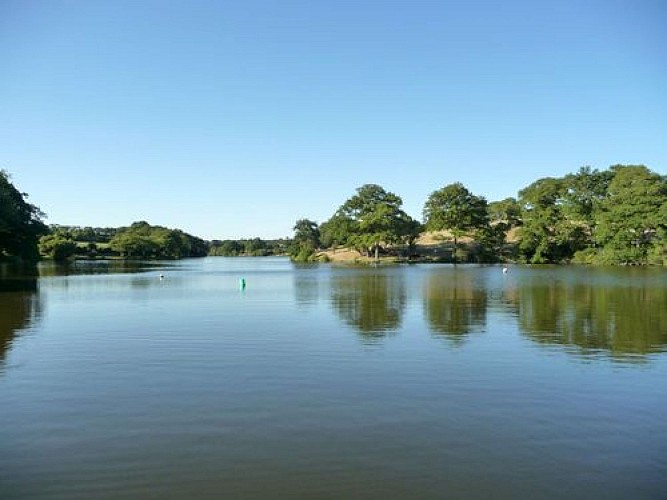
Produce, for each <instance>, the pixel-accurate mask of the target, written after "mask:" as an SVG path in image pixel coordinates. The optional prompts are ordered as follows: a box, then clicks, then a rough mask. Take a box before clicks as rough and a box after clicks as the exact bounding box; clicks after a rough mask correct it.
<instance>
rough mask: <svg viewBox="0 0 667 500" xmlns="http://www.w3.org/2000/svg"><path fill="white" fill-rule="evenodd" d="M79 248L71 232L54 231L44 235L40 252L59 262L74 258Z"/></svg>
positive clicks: (40, 243)
mask: <svg viewBox="0 0 667 500" xmlns="http://www.w3.org/2000/svg"><path fill="white" fill-rule="evenodd" d="M77 248H78V247H77V244H76V242H75V241H74V240H73V239H72V236H71V234H69V233H67V232H65V231H55V232H52V233H51V234H47V235H45V236H42V237H41V239H40V240H39V253H40V254H41V255H42V256H44V257H47V258H49V259H53V260H55V261H57V262H62V261H65V260H67V259H70V258H72V257H73V256H74V255H75V254H76V251H77Z"/></svg>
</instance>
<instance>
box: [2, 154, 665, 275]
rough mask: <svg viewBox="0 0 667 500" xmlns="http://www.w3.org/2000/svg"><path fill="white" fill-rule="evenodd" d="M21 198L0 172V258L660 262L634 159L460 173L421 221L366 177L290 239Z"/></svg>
mask: <svg viewBox="0 0 667 500" xmlns="http://www.w3.org/2000/svg"><path fill="white" fill-rule="evenodd" d="M26 198H27V195H26V194H25V193H21V192H20V191H19V190H18V189H17V188H16V187H15V186H14V185H13V184H12V183H11V181H10V178H9V175H8V174H7V173H6V172H4V171H0V260H21V261H25V262H35V261H37V260H38V259H39V258H40V256H41V257H45V258H51V259H54V260H67V259H71V258H75V257H79V258H81V257H83V258H110V257H117V258H140V259H180V258H184V257H203V256H205V255H222V256H238V255H251V256H265V255H284V254H289V255H290V256H291V257H292V258H293V259H294V260H296V261H313V260H326V259H327V258H328V256H327V253H325V252H324V250H330V251H333V252H335V251H336V249H337V248H340V247H345V248H352V249H355V250H356V251H357V252H358V253H359V255H363V256H366V257H367V258H369V259H376V260H377V259H379V258H381V257H384V256H388V257H390V258H396V257H399V258H404V259H418V260H425V259H429V260H447V261H453V262H497V261H515V262H526V263H533V264H542V263H567V262H574V263H585V264H613V265H647V264H650V265H667V177H666V176H662V175H659V174H657V173H655V172H652V171H651V170H649V169H648V168H647V167H645V166H643V165H615V166H612V167H610V168H608V169H607V170H602V171H600V170H595V169H592V168H590V167H583V168H581V169H580V170H579V171H577V172H575V173H572V174H568V175H566V176H564V177H559V178H552V177H547V178H543V179H539V180H537V181H535V182H533V183H532V184H530V185H529V186H527V187H525V188H523V189H522V190H520V191H519V192H518V197H517V198H507V199H505V200H501V201H494V202H491V203H489V202H487V200H486V199H485V198H484V197H483V196H479V195H475V194H473V193H471V192H470V191H469V190H468V189H467V188H466V187H465V186H464V185H463V184H461V183H454V184H449V185H446V186H443V187H442V188H440V189H437V190H435V191H433V192H432V193H431V194H430V196H429V197H428V199H427V200H426V201H425V203H424V207H423V213H422V221H421V222H420V221H418V220H416V219H413V218H412V217H411V216H410V215H408V214H407V213H406V212H405V211H404V210H403V209H402V204H403V202H402V199H401V198H400V196H398V195H396V194H394V193H390V192H387V191H386V190H385V189H383V188H382V187H381V186H378V185H376V184H366V185H363V186H361V187H359V188H358V189H357V191H356V193H355V194H354V195H352V196H351V197H350V198H349V199H347V200H346V201H345V202H344V203H343V204H342V205H341V206H340V207H339V208H338V209H337V210H336V211H335V212H334V213H333V214H332V216H331V217H330V218H329V219H328V220H326V221H324V222H323V223H321V224H318V223H316V222H315V221H312V220H309V219H300V220H298V221H297V222H296V224H295V226H294V237H293V239H291V240H289V239H280V240H263V239H261V238H254V239H241V240H222V241H221V240H214V241H212V242H207V241H204V240H202V239H200V238H197V237H195V236H192V235H190V234H187V233H185V232H183V231H181V230H178V229H169V228H165V227H162V226H152V225H150V224H148V223H147V222H143V221H142V222H135V223H134V224H132V225H131V226H129V227H121V228H92V227H84V228H81V227H71V226H58V225H52V226H50V227H48V226H46V225H45V224H44V222H43V219H44V217H45V215H44V214H43V213H42V212H41V211H40V210H39V208H37V207H36V206H35V205H32V204H30V203H28V202H27V201H26ZM425 231H427V232H429V233H433V234H436V235H438V237H439V238H440V241H441V244H442V245H443V246H447V247H448V248H450V249H451V251H450V253H449V254H447V256H446V257H442V256H439V257H437V258H433V256H427V255H423V254H420V248H419V245H417V242H418V239H419V238H420V235H422V234H423V233H424V232H425ZM508 235H511V237H508Z"/></svg>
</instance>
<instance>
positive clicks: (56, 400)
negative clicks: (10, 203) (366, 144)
mask: <svg viewBox="0 0 667 500" xmlns="http://www.w3.org/2000/svg"><path fill="white" fill-rule="evenodd" d="M96 264H97V263H96ZM119 264H120V263H119ZM86 265H87V264H86ZM93 267H95V266H93ZM112 267H113V271H111V272H109V273H106V274H99V273H98V272H90V271H89V268H85V269H81V267H77V266H74V268H69V269H68V270H64V271H62V272H61V271H58V272H56V271H53V272H51V271H49V272H47V273H44V274H42V275H41V276H40V277H39V278H36V277H35V275H34V274H33V275H30V274H28V275H25V274H21V273H19V274H15V275H12V274H11V273H5V274H4V275H3V273H2V269H1V268H0V287H2V288H1V289H0V372H1V373H3V376H0V402H2V408H1V410H0V471H1V472H0V477H1V478H2V479H1V480H0V481H1V483H2V486H1V487H0V491H1V492H2V493H1V494H0V497H2V499H3V500H4V499H5V498H67V499H74V500H76V499H86V500H87V499H89V498H147V497H155V498H234V499H245V498H248V499H256V498H271V499H278V500H280V499H283V498H284V499H292V498H365V499H375V498H377V499H383V500H386V499H388V498H419V499H422V498H424V499H430V498H434V499H436V498H437V499H439V498H445V497H446V498H450V497H451V498H531V497H534V496H535V494H534V492H535V491H539V492H540V498H545V499H552V498H553V499H560V498H563V497H564V496H567V497H572V498H586V499H588V498H604V499H611V498H619V499H620V498H623V499H625V498H632V499H647V500H648V499H654V498H663V497H664V492H665V491H667V484H666V483H665V477H667V453H666V451H667V449H666V448H665V443H664V439H658V438H656V436H657V437H660V436H664V435H666V434H667V420H666V419H665V418H664V415H665V414H666V413H667V406H666V405H667V384H664V383H660V382H661V381H663V380H664V378H665V376H666V375H667V354H663V353H659V354H656V353H657V352H658V351H664V350H665V345H667V338H665V335H666V334H667V302H666V301H667V286H666V282H665V278H666V277H667V273H665V272H664V271H661V270H646V271H642V272H636V271H634V270H619V271H609V270H599V271H593V270H589V269H587V268H570V267H561V268H553V269H551V268H547V267H521V266H516V267H513V269H512V270H511V272H510V273H509V274H507V275H505V274H503V273H502V272H501V270H500V268H499V267H493V266H491V267H482V266H444V265H435V266H422V265H415V266H396V267H381V268H377V269H372V268H357V269H350V268H339V267H335V266H330V265H322V266H315V267H297V266H293V265H292V264H291V263H290V262H289V260H287V259H268V260H267V259H243V258H239V259H225V258H211V259H201V260H197V261H194V260H193V261H188V262H181V263H178V264H176V265H175V266H174V268H173V269H171V268H170V269H169V272H166V273H165V278H164V279H162V280H161V279H159V274H160V273H162V272H163V271H162V270H159V271H158V270H155V271H154V272H144V273H141V272H133V271H132V270H131V269H137V268H141V269H144V270H146V269H148V268H147V267H145V266H142V265H141V264H140V263H130V267H129V268H128V267H126V266H123V265H120V266H112ZM96 269H97V270H98V271H99V270H100V269H101V268H99V267H97V268H96ZM119 269H120V270H122V271H120V272H119ZM49 273H50V274H49ZM240 276H243V277H245V278H247V279H248V282H249V286H248V287H247V289H246V290H245V291H244V292H241V291H240V290H239V288H238V279H239V277H240ZM47 308H48V310H46V309H47ZM42 317H43V318H44V320H40V321H36V319H38V318H42ZM26 332H30V334H26ZM354 332H357V333H358V335H359V337H360V338H361V340H362V342H359V339H358V338H357V334H355V333H354ZM478 332H484V334H483V335H480V334H478ZM389 333H392V334H395V336H393V337H392V338H391V342H386V343H385V344H384V345H383V348H381V349H376V348H371V349H369V348H367V347H366V346H365V345H363V343H381V342H384V341H385V340H386V339H385V335H388V334H389ZM18 335H22V336H21V337H20V340H17V336H18ZM443 338H445V339H447V340H448V341H447V342H442V341H441V339H443ZM8 350H11V351H10V352H9V354H8V353H7V351H8ZM582 352H583V353H585V356H586V358H585V359H586V360H590V362H585V363H581V362H580V359H581V356H582ZM545 353H546V354H547V355H545ZM2 358H6V360H7V361H4V363H5V365H6V366H4V367H3V366H2V363H3V361H2ZM626 358H631V359H635V358H640V359H642V360H645V362H643V363H642V364H641V365H638V364H630V363H626V364H624V365H619V364H618V363H619V362H621V363H622V362H624V361H625V359H626ZM9 360H11V361H9ZM19 361H20V362H19ZM619 366H623V369H618V367H619ZM582 384H583V385H584V387H583V388H584V389H585V390H582ZM480 471H484V474H482V475H480Z"/></svg>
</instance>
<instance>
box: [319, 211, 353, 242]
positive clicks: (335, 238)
mask: <svg viewBox="0 0 667 500" xmlns="http://www.w3.org/2000/svg"><path fill="white" fill-rule="evenodd" d="M353 228H354V221H353V220H352V219H351V218H350V217H348V216H346V215H343V214H339V213H336V214H334V216H333V217H331V218H330V219H329V220H328V221H326V222H324V223H322V224H321V225H320V241H321V243H322V246H324V247H325V248H335V247H337V246H338V245H344V244H345V243H347V239H348V237H349V235H350V234H352V230H353Z"/></svg>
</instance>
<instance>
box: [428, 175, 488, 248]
mask: <svg viewBox="0 0 667 500" xmlns="http://www.w3.org/2000/svg"><path fill="white" fill-rule="evenodd" d="M424 222H425V224H426V229H428V230H429V231H442V230H447V231H449V232H450V233H451V234H452V236H453V237H454V259H455V260H456V258H457V257H456V256H457V251H458V239H459V238H461V237H462V236H466V235H470V234H472V233H474V232H476V231H481V230H483V229H485V228H486V227H487V226H488V225H489V213H488V207H487V203H486V199H484V198H483V197H481V196H475V195H474V194H472V193H471V192H470V191H468V189H466V187H465V186H464V185H463V184H461V183H460V182H457V183H455V184H449V185H447V186H445V187H443V188H441V189H439V190H437V191H434V192H432V193H431V195H430V196H429V197H428V200H426V204H425V205H424Z"/></svg>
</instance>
